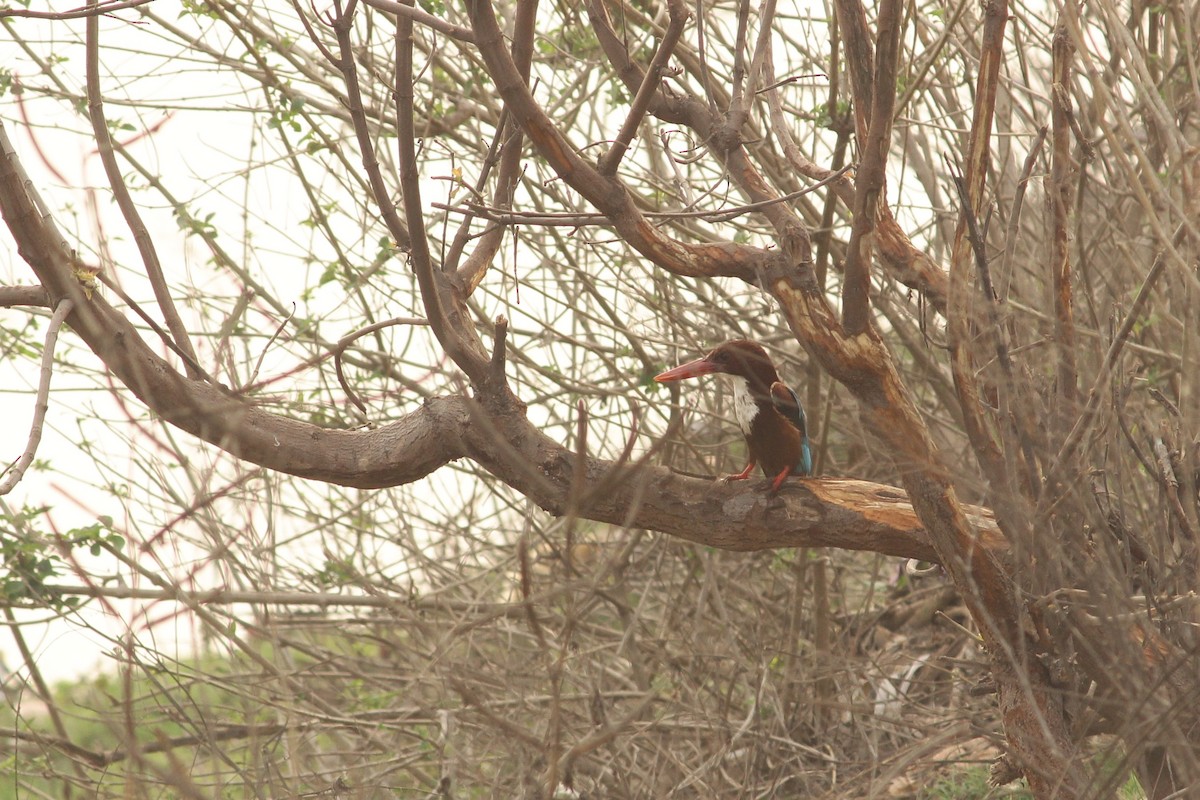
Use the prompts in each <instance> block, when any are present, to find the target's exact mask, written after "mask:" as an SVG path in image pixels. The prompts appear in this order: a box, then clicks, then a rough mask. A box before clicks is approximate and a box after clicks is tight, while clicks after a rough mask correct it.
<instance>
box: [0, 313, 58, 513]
mask: <svg viewBox="0 0 1200 800" xmlns="http://www.w3.org/2000/svg"><path fill="white" fill-rule="evenodd" d="M74 307H75V303H74V302H73V301H72V300H70V299H69V298H65V297H64V298H63V299H62V300H59V301H58V306H57V307H55V309H54V314H53V316H51V317H50V324H49V325H48V326H47V327H46V340H45V343H44V344H43V345H42V370H41V378H40V379H39V380H38V388H37V398H36V399H35V400H34V403H33V422H31V423H30V425H29V439H28V440H27V442H26V444H25V452H24V453H22V454H21V457H20V458H19V459H18V460H17V463H16V464H15V465H14V466H12V467H10V468H9V469H10V470H11V471H9V472H8V476H7V477H5V479H4V480H3V482H0V496H3V495H6V494H8V493H9V492H11V491H12V490H13V488H14V487H15V486H16V485H17V484H18V483H20V481H21V478H22V476H24V475H25V471H26V470H28V469H29V465H30V464H32V463H33V459H34V457H36V456H37V449H38V444H40V443H41V441H42V426H43V424H44V423H45V421H46V412H47V411H49V410H50V377H51V376H52V375H53V374H54V350H55V345H56V344H57V343H58V331H59V329H60V328H61V327H62V325H63V322H65V321H66V319H67V316H68V315H69V314H70V313H71V310H72V309H74Z"/></svg>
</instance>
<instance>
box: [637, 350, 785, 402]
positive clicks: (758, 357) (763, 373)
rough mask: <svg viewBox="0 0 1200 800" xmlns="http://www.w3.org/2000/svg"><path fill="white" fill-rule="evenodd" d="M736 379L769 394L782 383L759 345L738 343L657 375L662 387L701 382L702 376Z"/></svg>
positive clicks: (656, 377) (769, 359)
mask: <svg viewBox="0 0 1200 800" xmlns="http://www.w3.org/2000/svg"><path fill="white" fill-rule="evenodd" d="M715 373H720V374H722V375H732V376H734V377H738V378H745V379H746V381H747V382H748V383H749V384H750V386H751V388H752V389H753V390H757V391H759V392H762V393H766V392H768V391H769V390H770V387H771V384H772V383H775V382H776V381H778V380H779V373H778V372H776V371H775V365H774V364H773V363H772V362H771V357H770V356H768V355H767V351H766V350H764V349H763V348H762V345H760V344H758V343H757V342H752V341H750V340H748V339H734V340H733V341H731V342H725V344H722V345H719V346H718V347H715V348H713V350H712V351H710V352H709V353H708V355H706V356H704V358H699V359H696V360H695V361H689V362H688V363H686V364H680V365H679V366H678V367H675V368H674V369H669V370H667V371H666V372H663V373H661V374H658V375H655V376H654V380H656V381H658V382H659V383H669V382H671V381H681V380H685V379H687V378H698V377H700V376H701V375H712V374H715Z"/></svg>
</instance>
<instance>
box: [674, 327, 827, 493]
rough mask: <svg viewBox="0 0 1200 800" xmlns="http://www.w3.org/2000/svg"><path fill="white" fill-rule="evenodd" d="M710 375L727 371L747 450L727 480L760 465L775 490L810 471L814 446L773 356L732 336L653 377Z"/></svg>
mask: <svg viewBox="0 0 1200 800" xmlns="http://www.w3.org/2000/svg"><path fill="white" fill-rule="evenodd" d="M714 373H720V374H722V375H728V376H729V377H730V379H731V380H732V381H733V409H734V413H735V414H737V421H738V426H739V427H740V428H741V429H742V435H743V436H745V437H746V446H747V447H748V448H749V450H750V463H749V464H747V465H746V468H745V469H744V470H742V471H741V472H740V473H738V474H736V475H730V476H728V477H727V478H726V479H725V480H731V481H740V480H745V479H746V478H749V477H750V473H751V472H752V471H753V470H754V465H755V464H758V465H760V466H762V470H763V474H765V475H766V476H767V477H768V478H772V479H773V480H772V481H771V492H772V493H774V492H777V491H779V487H780V486H782V485H783V482H784V481H785V480H787V478H788V476H789V475H811V474H812V469H813V464H812V448H811V446H810V445H809V443H808V424H807V421H806V420H805V417H804V406H803V405H801V404H800V398H799V397H798V396H797V395H796V393H795V392H793V391H792V390H791V389H789V388H788V386H787V384H785V383H783V382H782V381H780V380H779V373H778V372H776V371H775V365H774V364H773V363H771V357H770V356H768V355H767V351H766V350H764V349H763V348H762V346H761V345H759V344H758V343H757V342H751V341H749V340H747V339H734V340H733V341H731V342H726V343H725V344H723V345H720V346H719V347H717V348H715V349H713V351H712V352H710V353H709V354H708V355H706V356H705V357H704V358H700V359H697V360H695V361H689V362H688V363H686V364H681V365H679V366H678V367H675V368H674V369H669V370H667V371H666V372H663V373H662V374H660V375H655V376H654V380H656V381H658V382H659V383H668V382H670V381H680V380H684V379H685V378H698V377H700V376H701V375H712V374H714Z"/></svg>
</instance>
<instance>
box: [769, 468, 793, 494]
mask: <svg viewBox="0 0 1200 800" xmlns="http://www.w3.org/2000/svg"><path fill="white" fill-rule="evenodd" d="M791 474H792V468H791V467H786V468H784V470H783V472H781V473H779V474H778V475H776V476H775V480H773V481H771V494H775V493H776V492H778V491H779V487H780V486H783V482H784V481H786V480H787V479H788V476H789V475H791Z"/></svg>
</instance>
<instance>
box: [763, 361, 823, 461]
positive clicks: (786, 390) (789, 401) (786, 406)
mask: <svg viewBox="0 0 1200 800" xmlns="http://www.w3.org/2000/svg"><path fill="white" fill-rule="evenodd" d="M771 402H772V403H773V404H774V405H775V410H776V411H778V412H779V413H780V414H782V415H783V416H784V418H785V419H787V421H788V422H790V423H792V425H793V426H794V427H795V428H796V430H798V431H800V463H799V464H797V465H796V470H797V472H799V473H800V474H801V475H812V471H813V463H812V447H811V446H810V445H809V443H808V420H807V418H806V417H805V416H804V405H803V404H802V403H801V402H800V396H799V395H797V394H796V393H795V392H793V391H792V390H791V388H790V387H788V385H787V384H785V383H781V382H779V381H775V383H773V384H771Z"/></svg>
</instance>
